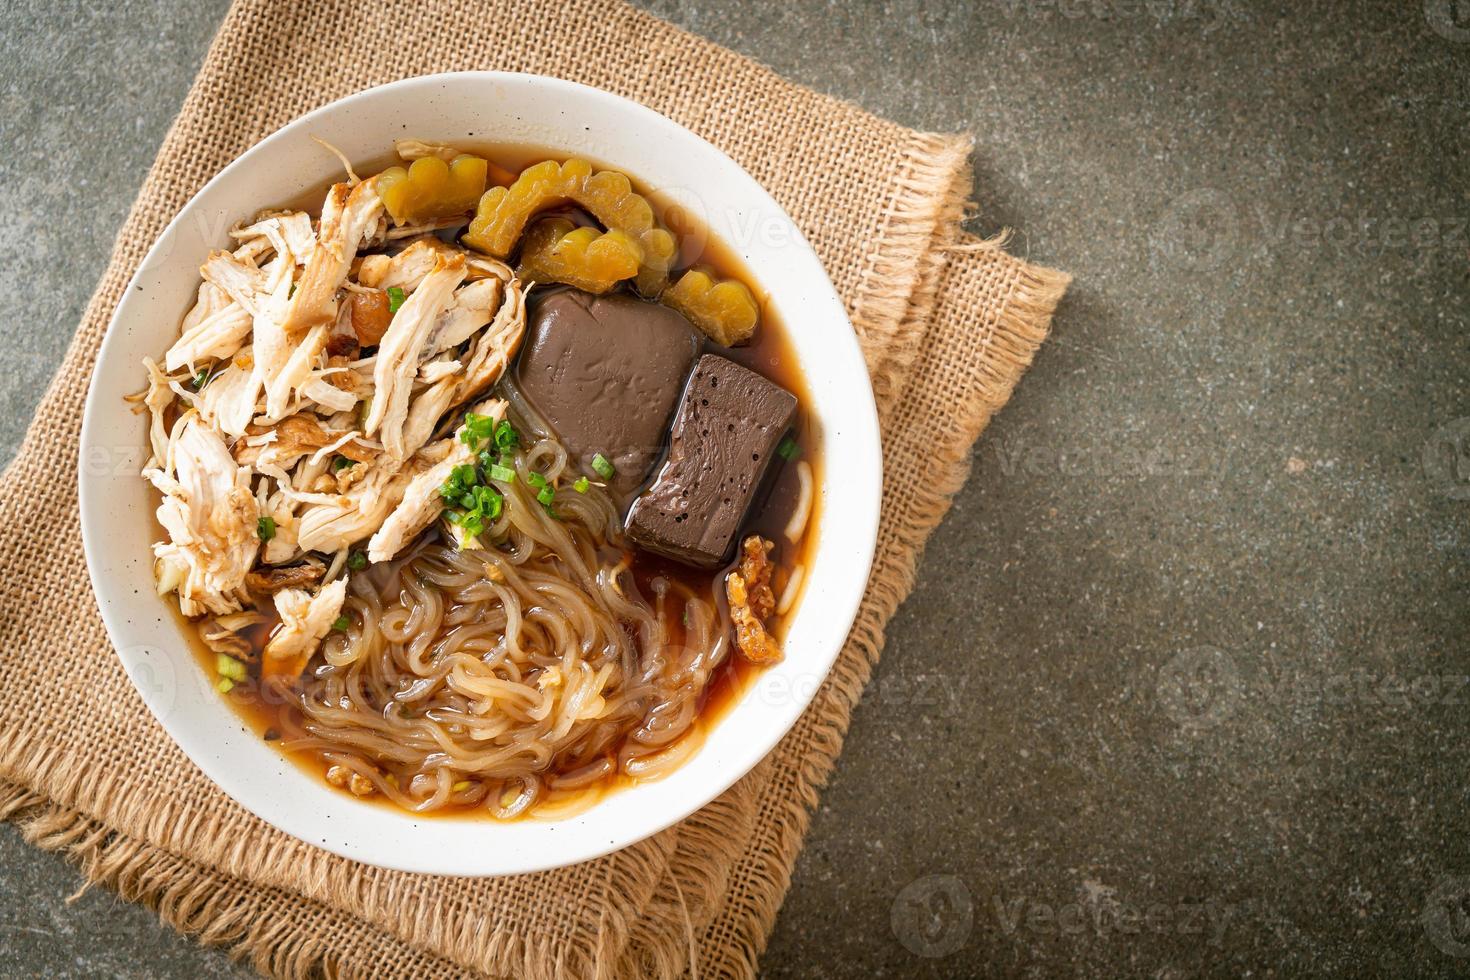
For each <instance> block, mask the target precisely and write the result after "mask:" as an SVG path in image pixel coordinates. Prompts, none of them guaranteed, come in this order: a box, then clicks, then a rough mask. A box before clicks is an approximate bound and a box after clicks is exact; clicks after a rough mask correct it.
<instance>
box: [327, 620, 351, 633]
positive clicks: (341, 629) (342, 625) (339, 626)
mask: <svg viewBox="0 0 1470 980" xmlns="http://www.w3.org/2000/svg"><path fill="white" fill-rule="evenodd" d="M351 625H352V620H350V619H348V618H347V617H346V616H338V617H337V618H336V619H334V620H332V629H334V630H336V631H337V632H338V633H345V632H347V627H349V626H351Z"/></svg>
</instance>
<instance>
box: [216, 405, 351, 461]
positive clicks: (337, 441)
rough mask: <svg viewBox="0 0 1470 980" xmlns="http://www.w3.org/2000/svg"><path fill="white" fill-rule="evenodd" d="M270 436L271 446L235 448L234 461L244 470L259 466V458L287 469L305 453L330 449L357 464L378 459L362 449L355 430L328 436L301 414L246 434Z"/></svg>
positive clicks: (258, 427) (318, 424)
mask: <svg viewBox="0 0 1470 980" xmlns="http://www.w3.org/2000/svg"><path fill="white" fill-rule="evenodd" d="M269 432H274V433H275V438H274V439H272V440H271V441H270V442H263V443H256V444H254V445H252V444H250V443H249V442H241V443H240V444H238V445H237V446H236V448H235V459H236V460H237V461H238V462H240V463H242V464H244V465H246V466H252V465H254V464H256V463H258V462H260V460H261V458H262V457H268V458H269V461H270V462H271V463H273V464H275V465H277V466H281V467H288V466H290V465H291V464H292V463H294V462H296V460H298V459H300V458H301V457H302V456H304V455H306V454H307V453H313V452H316V451H317V450H319V449H325V448H327V447H329V446H330V447H332V451H333V452H334V453H336V454H337V455H338V456H342V457H343V458H345V459H350V460H352V461H353V462H357V463H367V462H371V461H372V459H373V457H375V456H376V455H377V453H376V451H374V450H372V449H368V448H366V447H364V446H363V445H362V444H361V442H359V441H358V440H359V437H360V433H358V432H357V431H356V430H353V429H349V430H347V431H346V432H329V431H327V430H326V429H324V428H322V424H321V422H320V421H318V420H317V419H316V418H313V417H312V416H310V415H307V414H304V413H303V414H299V415H292V416H291V417H290V418H287V419H282V420H281V421H280V422H278V423H276V424H275V425H274V426H265V425H252V426H250V427H249V428H248V429H247V430H246V433H247V434H248V435H252V436H255V435H264V434H266V433H269Z"/></svg>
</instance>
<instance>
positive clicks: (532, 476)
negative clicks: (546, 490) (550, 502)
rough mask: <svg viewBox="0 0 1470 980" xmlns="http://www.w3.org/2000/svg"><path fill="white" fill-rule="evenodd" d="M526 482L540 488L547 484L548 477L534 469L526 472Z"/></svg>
mask: <svg viewBox="0 0 1470 980" xmlns="http://www.w3.org/2000/svg"><path fill="white" fill-rule="evenodd" d="M526 482H527V483H529V484H530V485H531V486H533V487H535V488H536V489H537V490H540V489H541V488H542V487H544V486H546V477H544V476H542V475H541V474H540V473H537V472H536V471H535V470H532V471H531V472H530V473H527V474H526Z"/></svg>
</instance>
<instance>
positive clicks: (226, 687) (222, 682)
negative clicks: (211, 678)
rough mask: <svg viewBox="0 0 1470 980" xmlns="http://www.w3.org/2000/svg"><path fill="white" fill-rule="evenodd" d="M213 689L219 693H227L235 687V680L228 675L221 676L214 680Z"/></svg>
mask: <svg viewBox="0 0 1470 980" xmlns="http://www.w3.org/2000/svg"><path fill="white" fill-rule="evenodd" d="M214 689H215V690H216V691H218V692H220V693H221V694H229V693H230V692H231V691H233V690H234V689H235V682H234V681H232V680H230V679H229V678H228V677H221V678H220V679H219V680H217V681H215V682H214Z"/></svg>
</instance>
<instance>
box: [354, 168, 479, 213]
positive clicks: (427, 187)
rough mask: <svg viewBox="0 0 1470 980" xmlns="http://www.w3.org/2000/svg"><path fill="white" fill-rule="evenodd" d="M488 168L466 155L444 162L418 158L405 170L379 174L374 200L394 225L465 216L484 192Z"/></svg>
mask: <svg viewBox="0 0 1470 980" xmlns="http://www.w3.org/2000/svg"><path fill="white" fill-rule="evenodd" d="M488 166H489V165H488V163H487V162H486V161H485V160H484V159H483V158H482V157H477V156H472V155H471V154H468V153H461V154H459V155H457V156H455V157H454V158H452V159H451V160H448V161H446V160H445V159H444V158H443V157H442V156H421V157H419V158H418V159H417V160H414V161H413V162H412V163H410V164H409V165H408V166H407V167H406V168H405V167H389V168H388V169H387V170H384V171H383V172H382V173H381V174H379V175H378V196H379V197H380V198H382V199H383V207H384V208H386V209H387V211H388V214H389V216H390V217H392V219H393V223H394V224H396V225H406V224H418V223H421V222H425V221H436V220H438V219H440V218H446V217H449V216H451V215H456V214H468V213H469V212H470V211H471V210H473V208H474V206H475V202H476V201H478V200H479V199H480V195H481V194H483V193H484V192H485V172H486V169H487V168H488Z"/></svg>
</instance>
